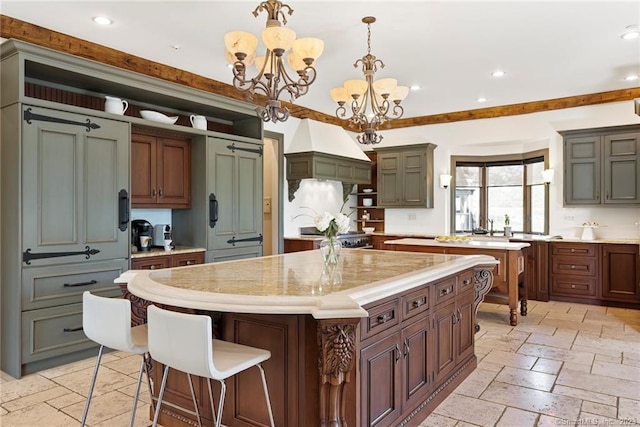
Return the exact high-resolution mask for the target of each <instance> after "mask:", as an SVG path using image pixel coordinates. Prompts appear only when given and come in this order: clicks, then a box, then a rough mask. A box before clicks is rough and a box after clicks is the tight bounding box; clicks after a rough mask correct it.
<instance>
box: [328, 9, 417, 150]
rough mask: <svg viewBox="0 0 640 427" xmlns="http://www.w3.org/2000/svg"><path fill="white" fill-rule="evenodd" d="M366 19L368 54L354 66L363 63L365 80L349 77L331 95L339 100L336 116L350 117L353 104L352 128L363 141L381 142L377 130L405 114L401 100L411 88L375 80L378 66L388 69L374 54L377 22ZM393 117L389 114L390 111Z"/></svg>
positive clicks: (350, 118)
mask: <svg viewBox="0 0 640 427" xmlns="http://www.w3.org/2000/svg"><path fill="white" fill-rule="evenodd" d="M362 22H364V23H365V24H367V54H366V55H365V56H363V57H362V58H360V59H358V60H357V61H356V62H355V63H354V64H353V67H354V68H358V64H360V63H361V64H362V73H363V74H364V78H365V80H347V81H345V82H344V86H343V87H338V88H334V89H331V98H332V99H333V100H334V101H335V102H337V103H338V108H337V109H336V116H337V117H338V118H344V117H346V113H347V108H346V107H345V105H346V104H347V103H350V106H351V117H348V118H346V119H345V120H347V121H348V122H349V127H351V128H354V127H355V128H357V129H358V132H360V133H361V135H358V142H359V143H360V144H367V145H370V144H378V143H380V141H382V135H379V134H378V133H377V132H378V130H380V127H381V126H382V125H383V124H385V123H386V124H387V127H390V126H391V125H390V123H389V122H390V121H391V120H392V119H398V118H400V117H402V115H403V114H404V108H402V106H401V105H400V103H401V102H402V101H403V100H404V99H405V98H406V97H407V95H408V94H409V88H408V87H406V86H398V81H397V80H396V79H389V78H386V79H379V80H376V81H373V76H374V74H375V73H376V71H378V66H379V67H380V68H384V62H382V60H380V59H376V57H375V56H373V55H371V24H373V23H374V22H376V18H374V17H373V16H366V17H364V18H362ZM390 113H391V114H392V115H393V117H389V114H390Z"/></svg>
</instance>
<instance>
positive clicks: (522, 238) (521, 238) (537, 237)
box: [372, 231, 640, 245]
mask: <svg viewBox="0 0 640 427" xmlns="http://www.w3.org/2000/svg"><path fill="white" fill-rule="evenodd" d="M372 234H373V235H374V236H383V237H384V236H390V237H396V238H397V237H401V238H417V239H419V238H422V239H435V238H436V237H438V236H437V235H435V234H413V233H386V232H379V231H375V232H373V233H372ZM461 235H462V234H461ZM464 236H469V237H471V239H472V240H473V241H487V240H488V241H492V240H493V241H504V240H509V241H510V242H513V241H517V242H531V241H542V242H580V243H618V244H626V245H640V239H618V238H615V239H614V238H597V239H594V240H583V239H580V238H579V237H565V238H557V236H551V235H541V234H523V233H514V235H513V237H504V236H498V235H494V236H489V235H475V234H464Z"/></svg>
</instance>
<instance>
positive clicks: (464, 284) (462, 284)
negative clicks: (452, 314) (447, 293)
mask: <svg viewBox="0 0 640 427" xmlns="http://www.w3.org/2000/svg"><path fill="white" fill-rule="evenodd" d="M468 289H474V283H473V270H467V271H463V272H462V273H460V274H459V275H458V292H459V293H462V292H466V291H467V290H468Z"/></svg>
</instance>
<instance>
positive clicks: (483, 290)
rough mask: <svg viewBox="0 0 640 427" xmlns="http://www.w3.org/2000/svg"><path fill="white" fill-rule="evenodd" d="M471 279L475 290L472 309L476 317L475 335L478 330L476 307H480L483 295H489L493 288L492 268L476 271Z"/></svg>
mask: <svg viewBox="0 0 640 427" xmlns="http://www.w3.org/2000/svg"><path fill="white" fill-rule="evenodd" d="M473 279H474V282H475V283H474V285H475V290H476V294H475V297H474V299H473V308H474V310H475V315H476V325H475V331H476V333H477V332H478V331H479V330H480V325H479V324H478V307H479V306H480V303H481V302H482V301H484V297H485V295H487V294H488V293H489V291H490V290H491V287H492V286H493V268H491V269H488V268H482V269H478V270H476V271H475V274H474V276H473Z"/></svg>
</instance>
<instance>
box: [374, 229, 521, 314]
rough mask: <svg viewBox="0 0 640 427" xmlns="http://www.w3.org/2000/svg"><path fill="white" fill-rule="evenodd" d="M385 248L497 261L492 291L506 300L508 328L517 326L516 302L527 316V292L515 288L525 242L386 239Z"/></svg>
mask: <svg viewBox="0 0 640 427" xmlns="http://www.w3.org/2000/svg"><path fill="white" fill-rule="evenodd" d="M384 244H385V246H386V247H387V248H390V249H391V250H395V251H410V252H427V253H441V254H459V255H472V256H473V255H479V254H483V255H489V256H492V257H494V258H495V259H497V260H498V261H499V265H498V269H497V272H496V274H495V277H494V282H493V286H494V289H493V291H494V292H495V293H496V294H497V296H500V297H501V298H506V300H507V301H508V303H509V323H510V324H511V326H516V325H517V324H518V310H517V308H518V303H520V314H521V315H522V316H526V315H527V289H526V287H522V289H519V288H520V287H519V284H520V275H521V274H522V273H524V267H525V260H524V253H523V251H522V250H523V249H524V248H527V247H529V246H530V244H529V243H526V242H522V243H516V242H507V241H504V240H502V241H501V240H494V241H491V240H470V241H464V242H460V241H452V242H438V241H437V240H434V239H413V238H407V239H397V240H386V241H385V242H384Z"/></svg>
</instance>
